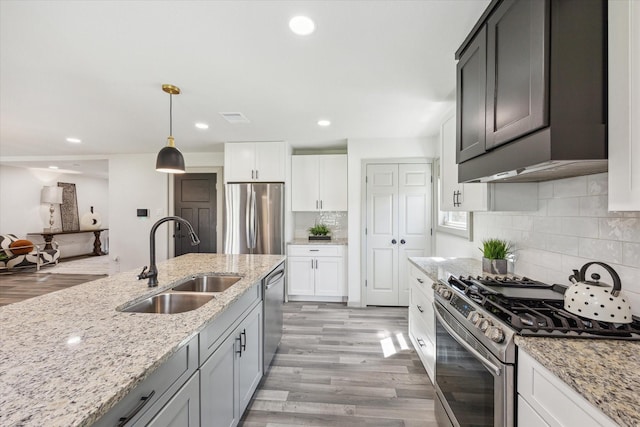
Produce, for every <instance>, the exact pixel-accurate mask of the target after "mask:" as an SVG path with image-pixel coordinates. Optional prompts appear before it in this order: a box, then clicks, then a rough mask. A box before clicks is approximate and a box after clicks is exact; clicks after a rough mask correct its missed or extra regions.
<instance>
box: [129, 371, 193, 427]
mask: <svg viewBox="0 0 640 427" xmlns="http://www.w3.org/2000/svg"><path fill="white" fill-rule="evenodd" d="M149 412H151V413H154V412H155V411H154V410H153V409H152V410H151V411H149ZM137 424H140V425H146V426H148V427H197V426H199V425H200V377H199V376H198V375H197V374H195V375H194V376H192V377H191V379H190V380H189V381H187V383H186V384H185V385H184V386H183V387H182V388H181V389H180V391H179V392H178V393H176V394H175V395H174V396H173V397H172V398H171V400H170V401H169V402H168V403H167V404H166V405H165V406H164V407H163V408H162V409H161V410H160V412H158V413H157V414H156V415H155V416H154V417H153V419H152V420H151V421H150V422H149V423H146V422H144V421H143V420H142V419H141V420H140V422H139V423H137Z"/></svg>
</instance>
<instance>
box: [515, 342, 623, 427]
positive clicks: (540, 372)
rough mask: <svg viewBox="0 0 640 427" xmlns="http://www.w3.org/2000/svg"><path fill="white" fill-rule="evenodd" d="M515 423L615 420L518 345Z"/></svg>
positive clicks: (569, 426) (598, 426)
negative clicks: (516, 411)
mask: <svg viewBox="0 0 640 427" xmlns="http://www.w3.org/2000/svg"><path fill="white" fill-rule="evenodd" d="M532 413H533V415H534V416H532ZM518 425H519V426H525V427H527V426H536V427H538V426H545V425H548V426H554V427H574V426H580V427H614V426H617V425H618V424H616V423H615V422H614V421H613V420H612V419H611V418H609V417H607V416H606V415H604V414H603V413H602V412H601V411H600V410H599V409H598V408H596V407H595V406H593V405H592V404H591V403H590V402H589V401H587V400H586V399H585V398H584V397H582V396H580V395H579V394H578V393H577V392H576V391H575V390H573V389H572V388H571V387H569V386H568V385H567V384H565V383H564V382H563V381H562V380H561V379H560V378H558V377H557V376H555V375H554V374H553V373H551V372H550V371H549V370H548V369H547V368H545V367H544V366H542V365H541V364H540V363H539V362H538V361H536V360H534V359H533V357H531V356H530V355H529V354H528V353H527V352H526V351H522V350H520V349H518Z"/></svg>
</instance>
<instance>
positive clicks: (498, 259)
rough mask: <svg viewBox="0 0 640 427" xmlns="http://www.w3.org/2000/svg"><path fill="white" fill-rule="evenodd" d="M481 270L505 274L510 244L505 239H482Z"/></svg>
mask: <svg viewBox="0 0 640 427" xmlns="http://www.w3.org/2000/svg"><path fill="white" fill-rule="evenodd" d="M480 250H481V251H482V255H483V256H482V271H483V272H485V273H490V274H507V255H509V254H511V244H510V243H509V242H507V241H506V240H500V239H487V240H483V241H482V248H481V249H480Z"/></svg>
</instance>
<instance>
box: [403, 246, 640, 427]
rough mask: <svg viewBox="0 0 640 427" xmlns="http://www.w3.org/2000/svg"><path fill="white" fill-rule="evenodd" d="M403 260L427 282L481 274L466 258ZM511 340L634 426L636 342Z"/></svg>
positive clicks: (639, 393)
mask: <svg viewBox="0 0 640 427" xmlns="http://www.w3.org/2000/svg"><path fill="white" fill-rule="evenodd" d="M409 261H411V263H413V264H414V265H416V266H417V267H418V268H420V270H422V271H423V272H424V273H425V274H426V275H427V276H428V277H429V278H430V279H431V280H433V281H436V280H439V279H446V278H447V277H448V276H449V274H453V275H455V276H459V275H464V276H467V275H472V276H476V275H480V274H482V263H481V262H480V261H479V260H477V259H472V258H438V257H430V258H419V257H411V258H409ZM516 345H517V346H518V347H519V348H521V349H523V350H524V351H526V352H527V353H529V354H530V355H531V356H532V357H533V358H534V359H536V360H537V361H538V362H540V363H541V364H542V365H543V366H544V367H546V368H547V369H549V371H551V372H553V373H554V374H555V375H556V376H558V377H559V378H560V379H561V380H562V381H564V382H565V383H566V384H567V385H568V386H569V387H571V388H573V389H574V390H575V391H576V392H577V393H578V394H580V395H581V396H583V397H584V398H585V399H587V400H588V401H589V402H591V403H592V404H593V405H594V406H596V407H597V408H598V409H600V411H602V412H603V413H604V414H606V415H607V416H608V417H610V418H611V419H613V420H614V421H615V422H617V423H619V424H620V425H622V426H640V342H637V341H636V342H631V341H617V340H600V339H579V338H543V337H521V336H517V337H516Z"/></svg>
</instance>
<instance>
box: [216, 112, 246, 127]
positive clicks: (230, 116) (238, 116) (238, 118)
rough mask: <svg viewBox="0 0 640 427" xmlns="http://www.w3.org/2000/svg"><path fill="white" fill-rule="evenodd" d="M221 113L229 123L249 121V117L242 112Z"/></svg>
mask: <svg viewBox="0 0 640 427" xmlns="http://www.w3.org/2000/svg"><path fill="white" fill-rule="evenodd" d="M220 115H221V116H222V117H224V119H225V120H226V121H228V122H229V123H233V124H235V123H249V119H247V118H246V117H245V116H244V114H242V113H220Z"/></svg>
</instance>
